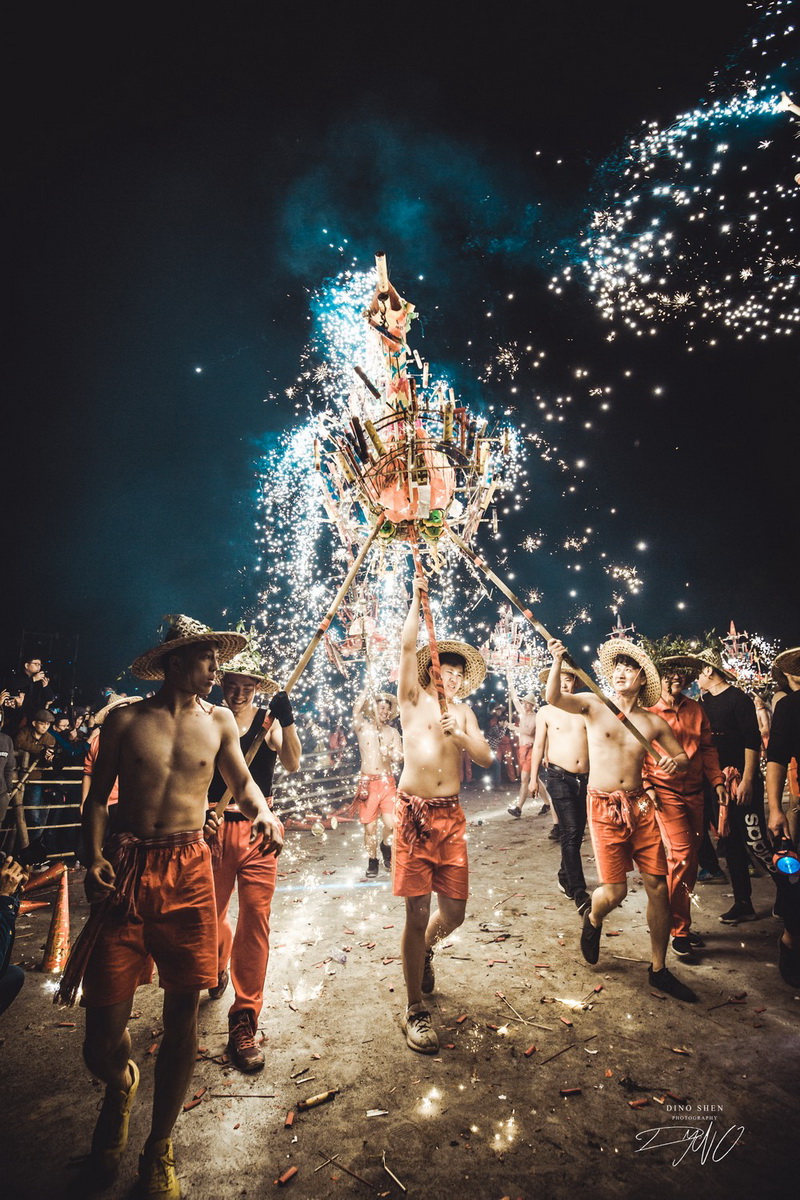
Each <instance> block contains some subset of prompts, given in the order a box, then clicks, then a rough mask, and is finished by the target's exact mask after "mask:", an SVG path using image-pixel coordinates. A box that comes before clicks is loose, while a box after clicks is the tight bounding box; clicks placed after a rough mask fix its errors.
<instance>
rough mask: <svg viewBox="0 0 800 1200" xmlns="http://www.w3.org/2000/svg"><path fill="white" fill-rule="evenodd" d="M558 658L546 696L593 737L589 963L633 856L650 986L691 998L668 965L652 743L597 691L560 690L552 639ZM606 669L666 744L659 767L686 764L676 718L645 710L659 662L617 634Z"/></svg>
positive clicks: (656, 687)
mask: <svg viewBox="0 0 800 1200" xmlns="http://www.w3.org/2000/svg"><path fill="white" fill-rule="evenodd" d="M547 648H548V650H549V651H550V653H551V654H552V656H553V665H552V667H551V668H550V675H549V677H548V680H547V702H548V704H553V705H555V706H556V707H557V708H563V709H564V710H565V712H571V713H575V714H576V715H578V716H581V717H583V719H584V721H585V723H586V736H587V739H588V743H589V787H588V814H589V832H590V834H591V837H592V845H593V847H594V854H595V862H596V864H597V871H598V874H599V876H600V886H599V887H598V888H596V889H595V891H594V893H593V895H592V903H591V906H590V907H589V909H588V911H587V912H586V914H585V916H584V918H583V930H582V933H581V953H582V954H583V957H584V958H585V959H586V961H587V962H588V963H592V964H594V963H596V962H597V960H598V958H599V957H600V937H601V934H602V929H603V921H604V920H605V918H606V917H607V916H608V915H609V913H610V912H612V911H613V910H614V909H615V908H617V907H618V906H619V905H620V904H621V903H622V901H623V900H624V899H625V896H626V895H627V892H628V883H627V875H628V872H629V871H630V870H632V869H633V864H634V862H635V863H636V866H637V867H638V869H639V871H640V872H641V876H642V882H643V883H644V887H645V891H646V893H647V923H648V926H649V929H650V952H651V956H652V962H651V963H650V969H649V974H648V978H649V982H650V986H651V987H655V988H658V990H659V991H661V992H665V993H666V994H667V995H669V996H674V997H675V999H676V1000H684V1001H686V1002H687V1003H691V1002H693V1001H696V1000H697V996H696V995H695V994H694V992H693V991H692V990H691V988H688V987H686V985H685V984H683V983H681V981H680V980H679V979H676V978H675V976H674V975H673V974H672V973H671V972H670V971H668V970H667V967H666V963H665V959H666V953H667V945H668V942H669V929H670V912H669V892H668V890H667V880H666V875H667V860H666V857H665V855H664V846H663V843H662V841H661V834H660V832H659V828H658V825H657V824H656V819H655V811H654V808H655V804H656V795H655V789H654V788H650V789H648V791H645V789H644V787H643V786H642V762H643V760H644V756H645V753H646V751H645V749H644V747H643V746H642V745H641V744H640V742H639V741H638V740H636V739H635V738H634V737H633V736H632V735H631V734H630V733H629V732H628V730H627V729H626V728H625V727H624V725H622V724H621V723H620V721H619V720H618V719H617V717H616V716H615V715H614V713H613V712H612V711H611V710H610V709H609V708H608V706H607V705H606V704H605V703H604V702H603V701H602V700H601V699H600V698H599V697H598V696H595V695H594V694H593V693H591V692H588V693H584V692H581V693H580V695H577V696H573V695H570V694H569V693H567V692H562V691H561V660H562V658H563V657H564V655H565V653H566V650H565V647H564V645H563V644H562V643H561V642H560V641H559V640H558V639H557V638H553V639H551V640H550V641H549V642H548V643H547ZM598 657H599V659H600V670H601V671H602V673H603V675H604V676H605V679H606V682H607V683H608V684H609V685H610V687H611V688H612V689H613V691H614V697H613V699H614V703H615V704H616V706H617V708H618V709H619V711H620V712H621V713H624V714H625V716H627V717H628V719H629V720H630V721H631V722H632V723H633V724H634V725H635V726H636V728H637V729H638V730H639V731H640V733H642V734H643V735H644V736H645V737H646V738H647V739H648V740H650V741H653V740H654V739H655V740H656V741H657V742H658V746H659V748H660V749H662V750H663V751H665V753H664V754H662V756H661V757H660V758H659V760H658V766H659V768H660V769H661V770H662V771H665V772H667V773H668V774H671V775H672V774H675V773H676V772H683V771H685V770H686V767H687V763H688V759H687V756H686V753H685V751H683V750H682V749H681V746H680V743H679V742H678V740H677V738H676V737H675V734H674V733H673V732H672V730H671V729H670V727H669V725H668V724H667V723H666V721H664V720H663V719H662V718H661V717H659V716H656V714H655V713H650V712H647V711H646V708H647V706H648V705H650V704H654V703H655V702H656V700H657V699H658V697H659V696H660V695H661V681H660V679H659V675H658V671H657V670H656V667H655V664H654V663H653V661H652V660H651V659H650V658H648V656H647V655H646V654H645V652H644V650H643V649H642V648H641V646H637V645H636V644H635V643H634V642H630V641H628V640H627V639H625V638H611V639H610V640H609V641H608V642H606V643H605V644H604V645H602V646H601V647H600V648H599V650H598Z"/></svg>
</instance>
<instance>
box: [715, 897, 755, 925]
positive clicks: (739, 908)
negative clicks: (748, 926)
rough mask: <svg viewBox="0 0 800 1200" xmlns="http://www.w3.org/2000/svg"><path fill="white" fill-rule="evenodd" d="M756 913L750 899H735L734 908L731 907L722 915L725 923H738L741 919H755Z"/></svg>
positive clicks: (721, 918) (721, 919)
mask: <svg viewBox="0 0 800 1200" xmlns="http://www.w3.org/2000/svg"><path fill="white" fill-rule="evenodd" d="M755 919H756V913H755V909H754V908H753V906H752V904H751V903H750V901H749V900H735V901H734V904H733V908H729V909H728V911H727V912H726V913H723V914H722V916H721V917H720V921H722V923H723V925H738V924H739V922H740V921H755Z"/></svg>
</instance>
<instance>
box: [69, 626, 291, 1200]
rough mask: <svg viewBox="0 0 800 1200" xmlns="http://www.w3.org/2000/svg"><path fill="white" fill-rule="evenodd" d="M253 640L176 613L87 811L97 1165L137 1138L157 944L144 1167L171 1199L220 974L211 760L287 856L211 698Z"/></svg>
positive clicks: (147, 1189) (85, 971)
mask: <svg viewBox="0 0 800 1200" xmlns="http://www.w3.org/2000/svg"><path fill="white" fill-rule="evenodd" d="M245 642H246V639H245V638H244V637H242V636H241V635H239V634H232V633H217V632H214V631H212V630H210V629H207V628H206V627H205V626H202V625H200V623H199V622H197V621H192V620H191V619H190V618H188V617H176V618H174V621H173V624H172V626H171V628H170V630H169V632H168V634H167V636H166V639H165V641H164V642H163V643H162V644H161V645H160V646H157V647H155V648H154V649H153V650H150V651H148V652H147V653H146V654H144V655H142V656H141V658H139V659H137V660H136V662H135V663H134V664H133V667H132V670H133V673H134V674H135V675H137V676H138V678H140V679H163V680H164V683H163V685H162V687H161V689H160V690H159V691H158V692H157V693H156V694H155V695H154V696H152V697H150V698H149V699H147V700H143V701H142V702H141V703H140V704H131V705H129V706H127V707H123V708H117V709H116V710H115V711H114V712H112V713H110V714H109V715H108V717H107V719H106V721H105V723H104V725H103V731H102V733H101V735H100V750H99V754H98V757H97V763H96V764H95V768H94V772H93V774H92V782H91V786H90V788H89V794H88V796H87V798H86V803H85V806H84V813H83V832H84V838H85V842H86V848H87V862H88V867H87V871H86V879H85V888H86V894H87V897H88V899H89V901H90V903H91V904H92V906H93V908H92V914H91V916H90V917H89V920H88V921H87V923H86V926H85V927H84V931H88V933H86V939H85V940H83V938H84V935H83V934H82V935H81V938H80V939H79V940H78V942H77V943H76V945H75V947H73V951H72V956H71V958H70V962H68V964H67V969H66V971H65V974H64V978H63V979H62V983H61V989H62V996H63V997H64V998H66V999H67V1000H69V999H70V998H72V997H74V994H75V991H76V990H77V986H78V983H79V982H80V979H81V977H82V978H83V999H82V1004H83V1005H85V1006H86V1040H85V1042H84V1048H83V1053H84V1058H85V1060H86V1064H87V1066H88V1067H89V1070H90V1071H91V1072H92V1074H94V1075H96V1076H98V1078H100V1079H102V1080H103V1082H104V1083H105V1084H106V1092H105V1098H104V1100H103V1105H102V1108H101V1110H100V1115H99V1118H98V1120H97V1125H96V1126H95V1130H94V1136H93V1138H92V1162H93V1165H94V1166H95V1167H96V1168H97V1169H98V1171H99V1172H100V1173H102V1174H103V1175H104V1176H105V1175H108V1174H112V1173H113V1172H114V1171H115V1170H116V1168H117V1167H118V1165H119V1161H120V1159H121V1157H122V1153H123V1151H124V1149H125V1146H126V1143H127V1140H128V1121H129V1115H130V1110H131V1105H132V1102H133V1099H134V1096H135V1094H136V1089H137V1087H138V1084H139V1071H138V1068H137V1066H136V1064H135V1063H134V1062H132V1061H131V1058H130V1051H131V1040H130V1035H129V1033H128V1028H127V1025H128V1018H129V1017H130V1013H131V1006H132V1004H133V998H134V992H135V991H136V988H137V986H138V985H139V984H140V983H148V982H149V981H150V978H151V974H152V959H151V957H150V956H151V955H152V958H154V959H155V961H156V963H157V965H158V971H159V983H160V985H161V987H162V988H163V989H164V1011H163V1024H164V1036H163V1039H162V1041H161V1045H160V1047H159V1054H158V1058H157V1059H156V1066H155V1088H154V1095H153V1115H152V1124H151V1127H150V1134H149V1136H148V1138H147V1141H146V1143H145V1146H144V1151H143V1153H142V1154H141V1156H140V1159H139V1175H140V1178H141V1183H142V1190H143V1191H144V1193H145V1194H146V1195H147V1196H150V1197H153V1196H160V1197H167V1198H169V1200H175V1198H177V1197H180V1194H181V1193H180V1186H179V1184H178V1180H177V1177H176V1174H175V1164H174V1158H173V1152H172V1142H171V1140H170V1135H171V1133H172V1127H173V1125H174V1124H175V1120H176V1118H177V1116H178V1113H179V1112H180V1110H181V1105H182V1104H183V1100H184V1096H185V1094H186V1089H187V1086H188V1084H189V1080H190V1078H191V1074H192V1068H193V1066H194V1062H195V1058H196V1054H197V1001H198V997H199V993H200V990H201V988H206V987H213V986H214V985H215V984H216V982H217V915H216V908H215V904H214V882H213V878H212V873H211V862H210V852H209V848H208V846H207V845H206V843H205V842H204V841H203V837H202V833H201V830H202V827H203V820H204V816H205V809H206V794H207V792H208V786H209V784H210V783H211V778H212V775H213V773H214V767H215V766H218V767H219V769H220V771H221V773H222V776H223V778H224V779H225V781H226V783H227V784H228V786H229V787H230V789H231V791H232V792H233V795H234V797H235V798H236V800H237V802H238V804H239V807H240V809H241V810H242V811H243V812H244V813H246V814H247V816H248V817H250V818H251V820H252V822H253V826H252V836H253V841H254V842H259V843H260V848H261V850H262V852H263V853H264V854H279V853H280V851H281V848H282V845H283V836H282V831H281V827H280V824H279V822H278V821H277V820H276V818H275V817H274V816H273V815H272V813H271V812H270V810H269V808H268V807H267V803H266V801H265V799H264V797H263V795H262V793H261V792H260V790H259V789H258V787H257V786H256V784H255V783H254V781H253V779H252V776H251V775H250V772H249V771H248V769H247V766H246V765H245V761H244V758H243V756H242V752H241V749H240V748H239V731H238V729H237V727H236V721H235V719H234V716H233V714H232V713H231V712H229V711H228V710H227V709H224V708H217V707H216V706H214V705H212V704H208V703H207V702H205V700H204V699H203V697H205V696H208V694H209V692H210V691H211V688H212V686H213V685H214V683H215V682H216V678H217V672H218V670H219V666H220V662H226V661H228V660H229V659H230V658H232V657H233V655H234V654H235V653H237V651H239V650H241V649H242V648H243V643H245ZM117 778H118V779H119V802H118V803H117V805H116V806H115V809H114V835H113V836H112V837H111V838H108V839H107V838H106V834H107V829H108V806H107V799H108V794H109V792H110V791H111V788H112V786H113V783H114V780H115V779H117ZM134 914H135V916H134ZM93 938H96V940H94V941H92V939H93ZM87 952H88V962H86V961H85V959H84V957H83V956H84V954H85V953H87Z"/></svg>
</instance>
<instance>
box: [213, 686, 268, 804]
mask: <svg viewBox="0 0 800 1200" xmlns="http://www.w3.org/2000/svg"><path fill="white" fill-rule="evenodd" d="M266 718H267V710H266V709H265V708H259V709H257V710H256V715H255V716H254V717H253V722H252V724H251V726H250V728H249V729H248V731H247V733H245V734H243V735H242V737H240V738H239V745H240V746H241V747H242V754H244V755H247V751H248V750H249V749H250V747H251V746H252V744H253V742H254V741H255V738H256V734H257V733H258V731H259V729H261V728H262V726H263V724H264V721H265V720H266ZM277 758H278V752H277V750H272V749H271V748H270V747H269V746H267V745H263V746H261V748H260V749H259V751H258V753H257V754H256V756H255V758H254V759H253V761H252V762H251V763H250V774H251V775H252V776H253V779H255V781H256V783H257V784H258V786H259V787H260V788H261V791H262V792H263V793H264V795H265V796H267V797H269V796H271V795H272V776H273V775H274V774H275V763H276V761H277ZM224 794H225V780H224V779H223V778H222V776H221V775H220V773H219V771H215V772H214V778H213V779H212V780H211V784H210V786H209V789H208V802H209V804H211V805H212V806H213V805H215V804H216V803H217V801H218V800H221V799H222V797H223V795H224Z"/></svg>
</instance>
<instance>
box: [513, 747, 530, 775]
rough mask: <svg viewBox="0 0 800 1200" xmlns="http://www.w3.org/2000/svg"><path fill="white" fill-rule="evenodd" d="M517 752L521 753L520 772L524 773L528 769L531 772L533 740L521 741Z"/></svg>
mask: <svg viewBox="0 0 800 1200" xmlns="http://www.w3.org/2000/svg"><path fill="white" fill-rule="evenodd" d="M517 753H518V755H519V770H520V774H522V772H523V771H528V772H529V773H530V769H531V758H532V757H533V742H520V744H519V750H518V751H517Z"/></svg>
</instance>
